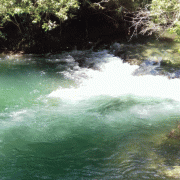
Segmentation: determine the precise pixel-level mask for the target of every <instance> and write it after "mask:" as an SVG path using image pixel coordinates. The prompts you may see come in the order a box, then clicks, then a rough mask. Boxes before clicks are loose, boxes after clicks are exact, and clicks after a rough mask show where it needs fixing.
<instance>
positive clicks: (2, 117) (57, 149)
mask: <svg viewBox="0 0 180 180" xmlns="http://www.w3.org/2000/svg"><path fill="white" fill-rule="evenodd" d="M77 59H78V60H79V59H81V60H82V61H83V62H84V64H83V65H82V66H81V67H80V66H79V65H78V63H77V62H76V60H77ZM138 69H139V66H138V65H130V64H128V63H123V61H122V59H120V58H118V57H115V56H114V55H112V54H110V53H109V51H107V50H102V51H98V52H91V51H72V52H64V53H62V54H55V55H52V56H51V57H41V56H35V55H23V56H10V55H9V56H1V57H0V73H1V76H0V179H2V180H11V179H12V180H15V179H17V180H29V179H33V180H36V179H37V180H40V179H52V180H61V179H65V180H66V179H67V180H71V179H72V180H74V179H103V180H109V179H122V180H127V179H129V180H137V179H151V180H152V179H153V180H161V179H167V180H168V179H173V178H180V174H177V172H176V170H179V169H178V168H179V167H180V151H179V144H180V142H179V140H174V139H170V138H168V137H167V135H168V134H169V133H170V131H171V130H172V129H173V128H175V127H176V126H177V124H178V122H179V120H180V119H179V118H180V92H179V90H180V79H178V78H175V79H169V78H168V77H166V76H160V75H158V74H155V75H154V74H147V75H146V74H145V75H138V74H136V73H134V72H137V70H138Z"/></svg>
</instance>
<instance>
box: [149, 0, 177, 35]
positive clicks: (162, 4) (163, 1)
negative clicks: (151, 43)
mask: <svg viewBox="0 0 180 180" xmlns="http://www.w3.org/2000/svg"><path fill="white" fill-rule="evenodd" d="M150 15H151V17H152V21H153V22H154V24H155V25H156V27H157V26H159V27H158V30H159V31H162V30H166V29H168V31H169V32H170V33H176V34H177V35H178V36H180V1H179V0H171V1H170V0H152V4H151V8H150Z"/></svg>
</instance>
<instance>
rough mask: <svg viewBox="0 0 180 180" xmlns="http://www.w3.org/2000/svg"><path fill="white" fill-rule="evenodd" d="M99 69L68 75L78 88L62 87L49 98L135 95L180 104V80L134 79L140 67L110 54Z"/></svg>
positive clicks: (164, 78) (75, 99) (77, 99)
mask: <svg viewBox="0 0 180 180" xmlns="http://www.w3.org/2000/svg"><path fill="white" fill-rule="evenodd" d="M94 61H96V59H95V60H94ZM97 66H98V70H94V69H88V68H79V69H78V70H77V69H76V71H71V73H70V72H68V71H66V72H64V74H65V75H66V76H67V77H68V78H71V79H74V80H75V81H76V82H77V84H78V87H70V88H61V87H60V88H59V89H57V90H55V91H53V92H52V93H50V94H49V95H48V97H55V98H61V99H62V100H69V101H71V102H75V101H79V100H82V99H87V98H91V97H94V96H100V95H107V96H112V97H120V96H122V95H135V96H140V97H155V98H162V99H166V98H167V99H173V100H176V101H180V93H179V90H180V79H168V78H167V77H165V76H160V75H158V76H153V75H143V76H134V75H132V74H133V72H134V71H135V70H136V69H138V67H139V66H137V65H129V64H128V63H123V62H122V60H121V59H120V58H117V57H113V55H109V54H106V56H104V57H103V58H102V59H101V63H99V62H98V63H96V67H97Z"/></svg>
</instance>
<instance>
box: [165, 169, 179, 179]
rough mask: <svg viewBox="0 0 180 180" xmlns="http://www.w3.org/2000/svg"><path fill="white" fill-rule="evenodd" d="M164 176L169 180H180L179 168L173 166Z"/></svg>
mask: <svg viewBox="0 0 180 180" xmlns="http://www.w3.org/2000/svg"><path fill="white" fill-rule="evenodd" d="M164 174H165V175H166V176H168V177H169V178H175V179H180V166H173V169H172V170H166V171H164Z"/></svg>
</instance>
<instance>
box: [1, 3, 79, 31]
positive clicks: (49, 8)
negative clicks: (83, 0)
mask: <svg viewBox="0 0 180 180" xmlns="http://www.w3.org/2000/svg"><path fill="white" fill-rule="evenodd" d="M78 7H79V6H78V1H77V0H0V25H1V26H3V25H4V24H5V23H6V22H9V21H11V22H13V23H14V24H15V25H16V26H17V27H18V28H19V30H20V32H21V31H22V28H21V25H22V21H27V17H29V23H32V24H40V25H41V26H42V28H44V29H45V30H51V29H53V28H54V27H56V26H57V25H55V22H52V21H51V19H50V16H51V15H54V16H55V17H57V18H58V19H59V20H60V21H61V22H62V21H65V20H67V19H68V15H67V13H68V11H69V10H70V9H73V8H78ZM17 16H18V17H19V18H20V20H18V19H17Z"/></svg>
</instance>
